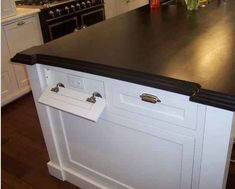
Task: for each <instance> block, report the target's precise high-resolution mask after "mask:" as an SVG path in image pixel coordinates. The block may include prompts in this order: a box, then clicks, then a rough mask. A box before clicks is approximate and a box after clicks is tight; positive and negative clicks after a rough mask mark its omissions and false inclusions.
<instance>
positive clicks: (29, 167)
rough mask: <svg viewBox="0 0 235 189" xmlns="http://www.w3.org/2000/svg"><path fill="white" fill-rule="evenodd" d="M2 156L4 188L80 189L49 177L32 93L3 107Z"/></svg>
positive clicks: (234, 184) (232, 174)
mask: <svg viewBox="0 0 235 189" xmlns="http://www.w3.org/2000/svg"><path fill="white" fill-rule="evenodd" d="M1 154H2V180H1V183H2V189H79V188H78V187H76V186H74V185H72V184H69V183H67V182H62V181H60V180H58V179H56V178H54V177H52V176H50V175H49V174H48V171H47V166H46V163H47V162H48V160H49V157H48V155H47V151H46V146H45V144H44V141H43V136H42V132H41V129H40V125H39V120H38V117H37V113H36V110H35V106H34V103H33V98H32V95H31V94H28V95H26V96H24V97H22V98H21V99H19V100H17V101H15V102H13V103H11V104H9V105H7V106H6V107H4V108H2V153H1ZM233 156H234V158H235V150H233ZM234 188H235V163H233V164H231V166H230V171H229V176H228V183H227V189H234Z"/></svg>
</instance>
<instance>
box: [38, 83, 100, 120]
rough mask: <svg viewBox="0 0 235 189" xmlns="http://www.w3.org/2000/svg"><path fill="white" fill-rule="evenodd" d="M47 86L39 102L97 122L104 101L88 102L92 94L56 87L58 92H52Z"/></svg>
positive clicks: (98, 99) (50, 87)
mask: <svg viewBox="0 0 235 189" xmlns="http://www.w3.org/2000/svg"><path fill="white" fill-rule="evenodd" d="M55 86H56V85H53V86H49V87H48V88H47V89H46V90H45V91H44V92H43V94H42V95H41V96H40V98H39V100H38V101H39V102H40V103H42V104H45V105H48V106H51V107H53V108H57V109H59V110H62V111H64V112H68V113H71V114H74V115H76V116H80V117H82V118H85V119H88V120H91V121H94V122H97V120H98V119H99V117H100V115H101V113H102V112H103V110H104V107H105V100H104V99H103V98H100V97H95V100H96V102H94V103H92V102H88V101H87V99H88V98H90V97H91V96H92V94H87V93H81V92H77V91H74V90H71V89H67V88H63V87H58V89H59V91H58V92H53V91H52V88H54V87H55Z"/></svg>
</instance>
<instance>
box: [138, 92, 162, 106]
mask: <svg viewBox="0 0 235 189" xmlns="http://www.w3.org/2000/svg"><path fill="white" fill-rule="evenodd" d="M140 98H141V100H142V101H144V102H149V103H152V104H156V103H157V102H161V100H160V99H159V98H158V97H157V96H155V95H151V94H147V93H143V94H142V95H140Z"/></svg>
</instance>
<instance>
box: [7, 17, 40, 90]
mask: <svg viewBox="0 0 235 189" xmlns="http://www.w3.org/2000/svg"><path fill="white" fill-rule="evenodd" d="M21 23H22V25H21ZM4 31H5V33H6V38H7V42H8V47H9V50H10V53H11V56H12V57H13V56H14V55H15V54H16V53H17V52H20V51H22V50H25V49H27V48H29V47H32V46H36V45H40V44H41V43H42V41H41V35H42V34H41V29H40V26H39V25H38V21H37V17H35V16H34V17H30V18H25V19H20V20H18V21H16V22H13V23H11V24H8V25H6V26H4ZM13 67H14V70H15V73H16V77H17V82H18V85H19V87H25V86H28V85H29V81H28V75H27V72H26V68H25V66H24V65H23V64H14V66H13Z"/></svg>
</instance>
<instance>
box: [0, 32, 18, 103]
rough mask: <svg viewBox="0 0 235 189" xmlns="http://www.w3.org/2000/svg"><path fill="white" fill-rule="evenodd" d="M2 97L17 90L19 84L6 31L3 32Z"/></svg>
mask: <svg viewBox="0 0 235 189" xmlns="http://www.w3.org/2000/svg"><path fill="white" fill-rule="evenodd" d="M1 39H2V42H1V49H2V50H1V51H2V57H1V84H2V87H1V97H2V100H3V99H4V98H6V97H7V96H8V95H10V94H11V93H13V92H14V91H15V90H17V88H18V85H17V82H16V78H15V74H14V70H13V67H12V63H11V61H10V52H9V49H8V46H7V41H6V37H5V33H4V32H1Z"/></svg>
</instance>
